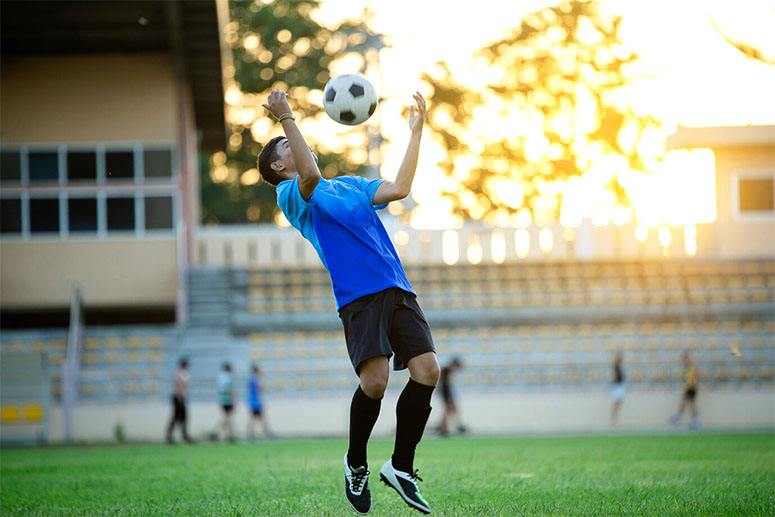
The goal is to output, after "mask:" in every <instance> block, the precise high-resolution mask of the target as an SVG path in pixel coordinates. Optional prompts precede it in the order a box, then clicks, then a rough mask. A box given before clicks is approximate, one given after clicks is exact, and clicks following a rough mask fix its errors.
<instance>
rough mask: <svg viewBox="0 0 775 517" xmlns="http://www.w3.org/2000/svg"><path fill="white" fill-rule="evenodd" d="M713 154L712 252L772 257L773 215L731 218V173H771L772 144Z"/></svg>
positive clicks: (774, 153) (774, 247) (774, 251)
mask: <svg viewBox="0 0 775 517" xmlns="http://www.w3.org/2000/svg"><path fill="white" fill-rule="evenodd" d="M714 153H715V156H716V197H717V212H718V219H717V221H716V236H715V241H716V252H717V254H718V255H719V256H720V257H726V258H735V257H775V218H769V219H767V220H741V219H738V218H735V216H734V213H733V210H734V206H735V203H736V202H737V201H736V200H735V199H734V191H733V188H732V182H733V179H732V178H733V176H734V175H735V174H736V173H740V172H766V171H770V172H775V147H769V148H768V147H752V148H742V147H741V148H721V149H714Z"/></svg>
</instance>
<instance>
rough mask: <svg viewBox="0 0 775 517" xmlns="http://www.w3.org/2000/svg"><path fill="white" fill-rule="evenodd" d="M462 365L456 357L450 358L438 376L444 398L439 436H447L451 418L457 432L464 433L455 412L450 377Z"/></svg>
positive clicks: (453, 393)
mask: <svg viewBox="0 0 775 517" xmlns="http://www.w3.org/2000/svg"><path fill="white" fill-rule="evenodd" d="M462 367H463V362H462V361H461V360H460V358H458V357H454V358H452V360H451V361H450V362H449V364H448V365H447V366H445V367H444V368H442V369H441V376H440V377H439V384H440V385H441V389H440V391H441V398H443V399H444V415H442V417H441V422H440V423H439V434H440V435H441V436H448V435H449V429H448V426H449V424H450V422H451V421H452V419H453V418H454V419H455V420H457V430H458V432H459V433H461V434H462V433H465V432H466V428H465V426H464V425H463V424H462V423H461V422H460V416H459V415H458V412H457V404H455V392H454V390H453V389H452V378H453V377H454V375H453V374H454V373H455V372H456V371H458V370H460V368H462Z"/></svg>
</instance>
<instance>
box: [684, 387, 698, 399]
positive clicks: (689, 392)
mask: <svg viewBox="0 0 775 517" xmlns="http://www.w3.org/2000/svg"><path fill="white" fill-rule="evenodd" d="M696 396H697V389H696V388H686V392H685V393H684V397H686V398H687V399H688V400H694V398H695V397H696Z"/></svg>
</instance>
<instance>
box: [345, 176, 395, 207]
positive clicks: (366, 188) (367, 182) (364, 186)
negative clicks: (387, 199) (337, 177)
mask: <svg viewBox="0 0 775 517" xmlns="http://www.w3.org/2000/svg"><path fill="white" fill-rule="evenodd" d="M345 178H347V180H349V181H350V182H351V183H353V184H354V185H355V186H357V187H358V188H359V189H360V190H362V191H363V193H365V194H366V196H367V197H368V198H369V202H370V203H371V206H373V207H374V208H376V209H382V208H385V207H386V206H387V203H382V204H380V205H375V204H374V202H373V200H374V194H376V193H377V189H378V188H379V186H380V185H382V183H383V182H384V181H385V180H383V179H381V178H377V179H366V178H362V177H360V176H345Z"/></svg>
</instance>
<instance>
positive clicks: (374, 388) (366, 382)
mask: <svg viewBox="0 0 775 517" xmlns="http://www.w3.org/2000/svg"><path fill="white" fill-rule="evenodd" d="M387 382H388V379H387V376H386V375H381V374H378V373H364V374H362V375H361V380H360V384H361V390H362V391H363V392H364V393H365V394H366V396H367V397H369V398H371V399H379V398H382V396H383V395H384V394H385V389H386V388H387Z"/></svg>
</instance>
